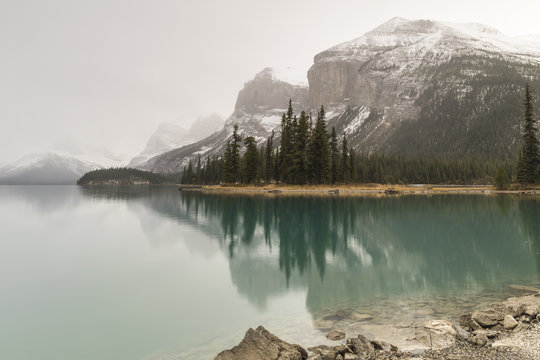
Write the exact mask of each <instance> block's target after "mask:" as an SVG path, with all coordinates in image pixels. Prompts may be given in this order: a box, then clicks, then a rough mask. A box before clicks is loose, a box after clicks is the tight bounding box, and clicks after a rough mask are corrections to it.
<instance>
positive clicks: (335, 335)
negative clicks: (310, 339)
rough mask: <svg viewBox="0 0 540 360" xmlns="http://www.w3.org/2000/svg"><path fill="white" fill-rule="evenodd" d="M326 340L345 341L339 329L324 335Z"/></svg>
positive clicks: (343, 334)
mask: <svg viewBox="0 0 540 360" xmlns="http://www.w3.org/2000/svg"><path fill="white" fill-rule="evenodd" d="M326 338H327V339H328V340H333V341H337V340H341V339H345V333H344V332H343V331H341V330H339V329H332V330H330V332H329V333H328V334H326Z"/></svg>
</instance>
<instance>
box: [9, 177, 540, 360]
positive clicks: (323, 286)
mask: <svg viewBox="0 0 540 360" xmlns="http://www.w3.org/2000/svg"><path fill="white" fill-rule="evenodd" d="M539 283H540V199H538V198H528V197H521V198H520V197H511V196H484V195H471V196H464V195H434V196H399V197H375V196H373V197H331V196H312V197H307V196H288V195H286V196H278V197H276V196H268V195H238V194H236V195H233V194H208V193H201V192H180V191H178V190H177V189H176V187H167V186H160V187H159V186H157V187H151V186H149V187H144V186H142V187H76V186H23V187H17V186H0V322H1V324H2V326H1V327H0V358H2V359H10V360H34V359H35V360H38V359H39V360H63V359H79V360H86V359H88V360H95V359H100V360H106V359H111V360H112V359H114V360H119V359H120V360H122V359H126V360H127V359H145V360H155V359H189V360H191V359H212V358H213V357H214V356H215V355H216V354H217V352H219V351H220V350H223V349H224V348H228V347H231V346H232V345H235V344H236V343H238V342H239V341H240V340H241V339H242V337H243V335H244V333H245V331H246V330H247V329H248V328H249V327H256V326H258V325H260V324H261V325H264V326H265V327H266V328H267V329H268V330H270V331H272V332H273V333H275V334H276V335H278V336H280V337H282V338H283V339H284V340H287V341H289V342H298V343H301V344H302V345H304V346H310V345H315V344H319V343H329V341H328V340H326V339H325V338H324V335H325V333H326V332H327V329H328V327H329V326H339V327H340V328H342V329H344V330H345V331H346V332H347V333H348V335H353V333H354V332H361V333H363V334H366V335H373V334H376V333H377V332H379V331H381V329H384V327H385V326H387V325H388V324H390V323H392V322H396V321H401V320H406V319H425V318H429V317H437V318H448V319H453V320H455V319H456V316H457V315H459V314H460V313H462V312H464V311H468V310H470V309H472V308H473V307H474V306H475V305H476V304H477V303H479V302H486V301H495V300H500V299H502V298H504V297H505V296H509V295H512V294H514V292H515V290H513V289H512V288H510V287H509V286H508V285H511V284H524V285H538V284H539Z"/></svg>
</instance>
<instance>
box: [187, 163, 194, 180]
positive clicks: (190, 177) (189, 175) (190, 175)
mask: <svg viewBox="0 0 540 360" xmlns="http://www.w3.org/2000/svg"><path fill="white" fill-rule="evenodd" d="M186 184H193V164H192V163H191V159H189V164H188V168H187V173H186Z"/></svg>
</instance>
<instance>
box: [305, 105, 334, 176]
mask: <svg viewBox="0 0 540 360" xmlns="http://www.w3.org/2000/svg"><path fill="white" fill-rule="evenodd" d="M329 153H330V150H329V148H328V134H327V133H326V119H325V112H324V106H321V109H320V110H319V112H318V113H317V120H316V122H315V126H314V128H313V132H312V135H311V139H310V142H309V146H308V166H309V171H308V173H309V175H310V181H311V182H312V183H313V184H326V183H327V182H328V178H329V176H328V175H329V164H328V162H329V156H330V155H329Z"/></svg>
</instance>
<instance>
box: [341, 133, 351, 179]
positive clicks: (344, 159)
mask: <svg viewBox="0 0 540 360" xmlns="http://www.w3.org/2000/svg"><path fill="white" fill-rule="evenodd" d="M350 174H351V164H350V162H349V149H348V148H347V138H346V137H345V136H343V142H342V146H341V182H342V183H344V184H346V183H348V182H349V179H350Z"/></svg>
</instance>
